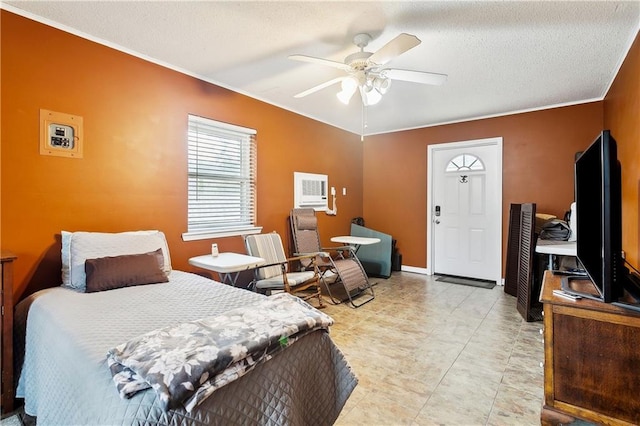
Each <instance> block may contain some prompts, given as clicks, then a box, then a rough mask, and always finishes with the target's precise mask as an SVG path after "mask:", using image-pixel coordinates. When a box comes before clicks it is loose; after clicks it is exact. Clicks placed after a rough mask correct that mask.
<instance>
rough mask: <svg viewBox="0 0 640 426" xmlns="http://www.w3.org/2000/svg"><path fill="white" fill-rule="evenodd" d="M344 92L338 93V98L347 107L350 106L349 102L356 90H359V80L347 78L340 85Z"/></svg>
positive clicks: (351, 77) (352, 77)
mask: <svg viewBox="0 0 640 426" xmlns="http://www.w3.org/2000/svg"><path fill="white" fill-rule="evenodd" d="M340 85H341V87H342V90H341V91H340V92H338V93H337V95H336V96H337V97H338V99H339V100H340V102H342V103H343V104H345V105H349V101H350V100H351V97H352V96H353V94H354V93H356V90H357V89H358V79H357V78H356V77H354V76H352V75H350V76H349V77H345V78H344V79H343V80H342V83H341V84H340Z"/></svg>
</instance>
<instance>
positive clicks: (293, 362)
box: [16, 271, 357, 425]
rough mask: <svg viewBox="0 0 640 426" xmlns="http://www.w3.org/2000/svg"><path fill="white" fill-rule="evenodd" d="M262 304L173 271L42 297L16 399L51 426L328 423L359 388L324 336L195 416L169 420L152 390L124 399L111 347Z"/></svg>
mask: <svg viewBox="0 0 640 426" xmlns="http://www.w3.org/2000/svg"><path fill="white" fill-rule="evenodd" d="M263 297H265V296H262V295H259V294H255V293H252V292H249V291H246V290H242V289H237V288H233V287H230V286H227V285H223V284H220V283H217V282H214V281H211V280H208V279H206V278H203V277H200V276H198V275H195V274H189V273H186V272H181V271H173V272H171V275H170V281H169V283H165V284H152V285H145V286H138V287H128V288H122V289H117V290H110V291H105V292H99V293H77V292H74V291H72V290H68V289H65V288H61V287H56V288H51V289H47V290H44V291H42V292H39V293H36V294H35V295H34V296H33V297H32V298H30V299H27V300H25V301H24V302H21V304H20V305H19V306H18V308H17V310H16V314H17V320H18V322H20V314H21V312H24V311H26V307H27V306H28V305H29V303H30V304H31V307H30V308H29V314H28V319H27V333H26V353H25V362H24V367H23V369H22V374H21V376H20V382H19V386H18V391H17V392H18V396H19V397H24V398H25V412H26V413H27V414H30V415H33V416H37V417H38V425H47V424H83V425H85V424H100V425H106V424H109V425H111V424H113V425H130V424H158V425H168V424H180V425H189V424H191V425H202V424H240V423H242V424H247V423H250V424H331V423H333V421H335V419H336V418H337V416H338V414H339V412H340V410H341V409H342V407H343V405H344V403H345V402H346V399H347V398H348V397H349V395H350V394H351V392H352V390H353V388H354V387H355V385H356V383H357V380H356V378H355V376H354V375H353V373H352V372H351V369H350V367H349V365H348V364H347V362H346V360H345V359H344V357H343V356H342V353H340V351H339V350H338V349H337V347H336V346H335V345H334V344H333V342H332V340H331V339H330V337H329V336H328V335H327V334H326V333H324V332H315V333H312V334H310V335H308V336H305V337H304V338H302V339H300V341H298V342H296V344H294V345H292V346H291V347H289V348H287V350H286V351H283V352H281V353H280V354H279V355H277V356H275V357H274V358H273V359H272V360H271V361H269V362H267V363H265V364H264V365H262V366H261V367H260V368H257V369H256V370H254V371H252V372H251V373H249V374H247V375H246V376H244V377H242V378H241V379H239V380H237V381H235V382H233V383H231V384H229V385H227V386H225V387H223V388H221V389H219V390H218V391H216V392H215V393H214V394H213V395H212V396H211V397H209V398H208V399H207V400H206V401H205V402H204V403H203V404H202V405H201V406H200V407H198V409H197V410H194V412H192V413H187V412H186V411H184V410H170V411H168V412H163V410H162V409H161V408H160V404H159V401H158V397H157V395H156V393H155V392H154V391H153V390H151V389H150V390H147V391H144V392H141V393H139V394H137V395H136V396H134V397H133V398H131V399H130V400H122V399H120V397H119V396H118V392H117V391H116V388H115V386H114V384H113V381H112V379H111V374H110V372H109V368H108V367H107V365H106V356H105V355H106V353H107V350H108V349H109V348H112V347H114V346H117V345H119V344H121V343H123V342H126V341H128V340H129V339H131V338H133V337H135V336H138V335H140V334H143V333H146V332H148V331H150V330H155V329H157V328H160V327H165V326H170V325H176V324H179V323H182V322H185V321H191V320H195V319H198V318H202V317H207V316H212V315H219V314H221V313H223V312H225V311H227V310H229V309H234V308H237V307H240V306H243V305H245V304H248V303H250V302H254V301H258V300H261V298H263Z"/></svg>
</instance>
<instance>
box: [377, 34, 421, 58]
mask: <svg viewBox="0 0 640 426" xmlns="http://www.w3.org/2000/svg"><path fill="white" fill-rule="evenodd" d="M420 43H421V41H420V39H419V38H418V37H416V36H414V35H411V34H407V33H402V34H400V35H399V36H397V37H396V38H394V39H393V40H391V41H390V42H389V43H387V44H385V45H384V46H382V47H381V48H380V49H378V51H377V52H375V53H374V54H373V55H371V56H370V57H369V61H371V62H374V63H376V64H378V65H383V64H386V63H387V62H389V61H390V60H392V59H393V58H395V57H396V56H400V55H402V54H403V53H404V52H406V51H407V50H409V49H413V48H414V47H416V46H417V45H419V44H420Z"/></svg>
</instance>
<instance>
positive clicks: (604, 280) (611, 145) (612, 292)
mask: <svg viewBox="0 0 640 426" xmlns="http://www.w3.org/2000/svg"><path fill="white" fill-rule="evenodd" d="M621 186H622V182H621V169H620V162H619V161H618V157H617V146H616V141H615V140H614V139H613V137H612V136H611V134H610V132H609V131H608V130H605V131H603V132H602V133H601V134H600V135H599V136H598V138H597V139H596V140H595V141H594V142H593V143H592V144H591V145H590V146H589V147H588V148H587V149H586V150H585V151H584V152H583V153H582V155H580V156H579V157H578V159H577V160H576V162H575V196H576V200H575V201H576V222H577V223H576V225H577V241H576V247H577V255H578V259H579V260H580V263H582V266H583V267H584V269H585V270H586V272H587V274H588V276H589V278H590V279H591V281H592V282H593V284H594V286H595V289H596V290H597V294H586V296H587V297H590V296H592V297H591V298H595V299H599V300H602V301H603V302H607V303H609V302H614V301H616V300H618V298H619V297H620V296H622V294H623V287H624V283H625V280H626V279H627V274H628V271H627V269H626V267H625V266H624V259H623V258H622V189H621ZM583 295H584V294H583Z"/></svg>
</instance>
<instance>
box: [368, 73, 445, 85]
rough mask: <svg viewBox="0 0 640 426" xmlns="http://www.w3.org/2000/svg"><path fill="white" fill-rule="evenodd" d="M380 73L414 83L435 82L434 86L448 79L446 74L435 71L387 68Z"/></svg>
mask: <svg viewBox="0 0 640 426" xmlns="http://www.w3.org/2000/svg"><path fill="white" fill-rule="evenodd" d="M380 74H381V75H383V76H384V77H389V78H390V79H392V80H402V81H411V82H413V83H422V84H433V85H434V86H441V85H443V84H444V83H445V82H446V81H447V75H446V74H437V73H434V72H424V71H411V70H398V69H385V70H382V71H381V73H380Z"/></svg>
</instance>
